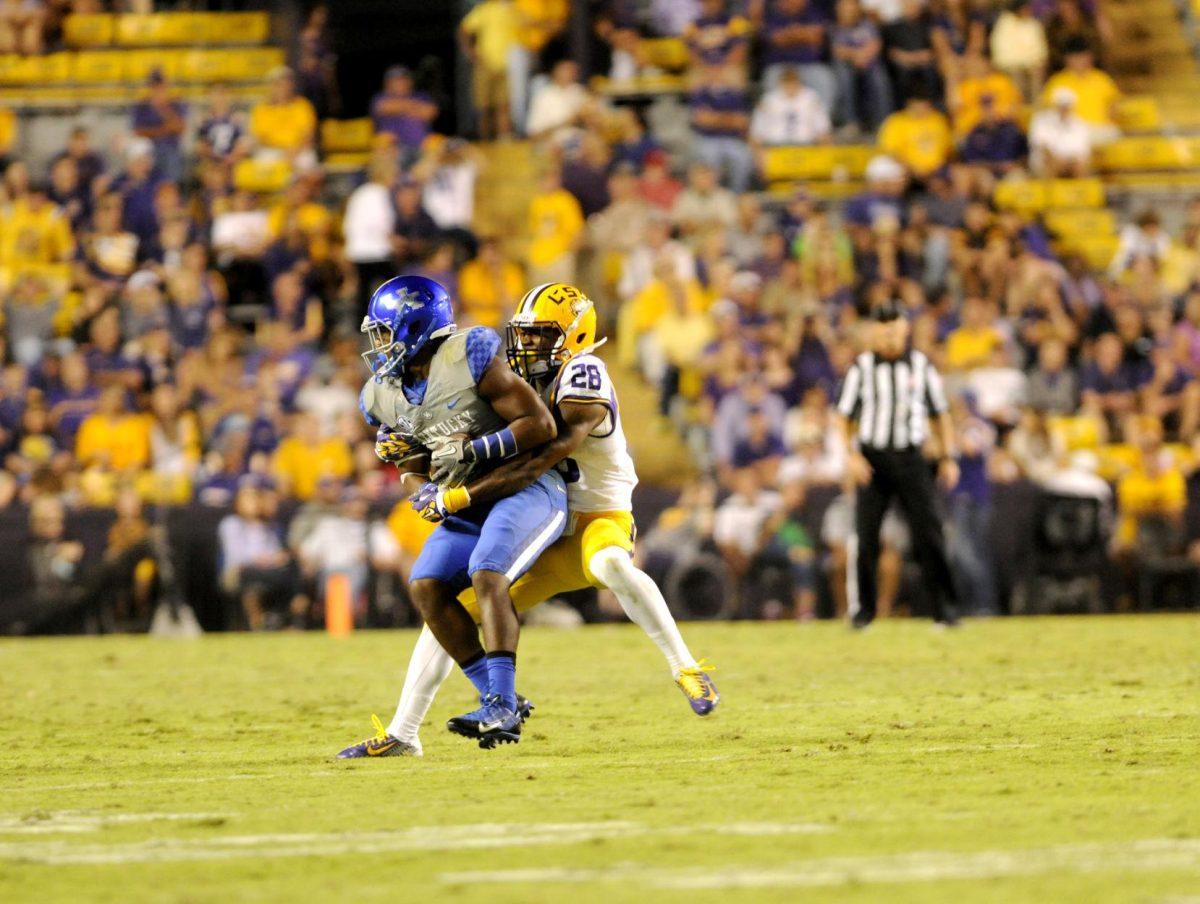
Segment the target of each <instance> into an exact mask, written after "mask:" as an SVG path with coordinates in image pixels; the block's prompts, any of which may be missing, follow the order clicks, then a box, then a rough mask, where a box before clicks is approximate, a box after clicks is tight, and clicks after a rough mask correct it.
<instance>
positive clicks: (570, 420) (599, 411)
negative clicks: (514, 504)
mask: <svg viewBox="0 0 1200 904" xmlns="http://www.w3.org/2000/svg"><path fill="white" fill-rule="evenodd" d="M558 410H559V412H560V413H561V414H562V422H563V423H562V428H561V429H560V430H559V431H558V435H557V436H555V437H554V439H553V440H551V441H550V442H548V443H546V444H545V445H544V446H542V447H541V448H539V449H535V450H534V451H533V452H530V453H529V454H527V455H522V456H520V457H519V458H516V459H514V460H513V461H510V462H507V463H505V464H503V465H501V466H500V467H499V468H497V469H496V470H494V471H491V472H489V473H488V474H485V475H484V476H482V477H480V478H479V479H478V480H475V481H472V482H471V483H470V484H468V485H467V486H466V487H465V488H464V490H465V492H466V494H467V499H468V500H469V502H470V503H474V502H489V501H491V500H493V499H503V498H504V497H506V496H511V495H512V494H513V493H517V492H520V491H521V490H523V489H525V487H527V486H530V485H531V484H533V482H534V481H535V480H537V479H538V478H539V477H541V476H542V475H543V474H545V473H546V472H547V471H549V470H550V469H551V468H553V467H554V466H555V465H557V464H558V463H559V462H560V461H563V460H564V459H567V458H570V457H571V455H572V454H573V453H574V452H575V450H576V449H578V448H579V446H580V444H581V443H582V442H583V441H584V440H585V439H587V438H588V435H589V434H590V433H591V432H592V431H593V430H595V429H596V428H598V427H599V426H600V425H601V424H602V423H604V419H605V418H606V417H608V415H609V410H608V408H607V406H605V405H597V404H595V403H592V402H570V401H565V400H564V401H562V402H560V403H559V405H558Z"/></svg>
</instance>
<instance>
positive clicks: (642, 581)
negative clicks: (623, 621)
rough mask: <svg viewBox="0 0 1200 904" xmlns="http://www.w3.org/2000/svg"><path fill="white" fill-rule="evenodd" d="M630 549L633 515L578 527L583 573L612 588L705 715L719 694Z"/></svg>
mask: <svg viewBox="0 0 1200 904" xmlns="http://www.w3.org/2000/svg"><path fill="white" fill-rule="evenodd" d="M632 552H633V516H632V515H630V514H629V513H627V512H613V513H611V514H607V515H606V516H605V517H603V518H597V519H595V520H593V521H591V522H590V523H589V524H588V525H587V526H586V527H585V528H584V529H583V538H582V553H583V561H584V563H585V566H584V567H585V571H586V572H587V573H588V576H589V577H590V578H591V579H592V580H594V582H595V583H598V584H601V585H603V586H605V587H607V588H608V589H609V590H611V591H612V592H613V595H614V596H616V598H617V602H619V603H620V604H621V608H622V609H623V610H625V614H626V615H627V616H629V620H630V621H632V622H633V623H634V624H635V625H637V626H638V627H639V628H641V629H642V630H643V631H644V632H645V633H646V636H647V637H649V638H650V640H651V641H653V642H654V645H655V646H657V647H658V649H659V651H661V652H662V654H663V656H664V658H665V659H666V660H667V666H668V667H669V668H670V670H671V675H672V677H674V679H675V682H676V684H678V685H679V687H680V689H681V690H682V691H683V693H684V695H685V696H686V697H687V698H688V703H689V704H690V705H691V707H692V710H693V711H694V712H695V713H696V714H697V715H701V716H706V715H708V714H709V713H710V712H712V710H713V708H714V707H715V706H716V705H717V703H719V702H720V699H721V697H720V695H719V694H718V693H717V688H716V685H715V684H713V682H712V679H710V678H709V677H708V675H707V674H706V673H705V670H704V668H703V667H702V666H701V665H700V664H699V663H697V662H696V659H695V657H693V656H692V653H691V651H690V650H689V649H688V647H687V644H686V643H684V640H683V635H682V634H680V633H679V626H678V625H677V624H676V623H675V618H674V616H672V615H671V610H670V609H669V608H668V607H667V601H666V600H665V599H663V595H662V591H660V590H659V589H658V585H657V584H655V583H654V581H653V580H652V579H651V578H650V576H649V575H648V574H646V573H645V572H644V571H642V570H641V569H640V568H638V567H637V566H636V565H634V564H633V559H632V558H631V554H632Z"/></svg>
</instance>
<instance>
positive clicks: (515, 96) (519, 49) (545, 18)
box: [508, 0, 569, 129]
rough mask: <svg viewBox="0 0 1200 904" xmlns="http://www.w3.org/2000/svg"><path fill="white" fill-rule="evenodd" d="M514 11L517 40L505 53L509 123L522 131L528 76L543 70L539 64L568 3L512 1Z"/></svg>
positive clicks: (562, 21) (562, 23)
mask: <svg viewBox="0 0 1200 904" xmlns="http://www.w3.org/2000/svg"><path fill="white" fill-rule="evenodd" d="M514 6H515V7H516V11H517V21H518V29H517V40H516V42H515V43H514V44H513V45H512V46H511V47H510V48H509V52H508V90H509V95H510V99H509V107H510V108H511V110H512V120H513V122H514V123H515V124H516V125H517V127H518V129H523V127H524V124H525V117H526V115H527V108H528V105H529V82H530V78H531V76H532V75H533V74H534V73H536V72H539V71H541V70H542V68H543V67H542V66H539V65H538V64H539V61H541V62H544V57H546V56H548V55H549V48H548V45H550V44H552V43H553V42H555V41H556V39H557V38H558V36H559V33H560V32H561V31H562V30H563V27H564V26H565V25H566V23H567V15H568V12H569V4H568V2H567V0H514Z"/></svg>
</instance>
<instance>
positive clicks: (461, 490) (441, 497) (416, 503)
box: [412, 483, 471, 524]
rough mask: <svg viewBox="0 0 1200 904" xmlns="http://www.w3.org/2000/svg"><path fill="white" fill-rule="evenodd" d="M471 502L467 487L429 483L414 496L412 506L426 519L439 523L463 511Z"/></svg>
mask: <svg viewBox="0 0 1200 904" xmlns="http://www.w3.org/2000/svg"><path fill="white" fill-rule="evenodd" d="M470 504H471V496H470V494H469V493H468V492H467V490H466V488H465V487H452V488H447V487H440V486H438V485H437V484H436V483H427V484H425V485H424V486H422V487H421V489H419V490H417V492H416V494H415V495H413V497H412V507H413V508H414V509H415V510H416V512H417V514H419V515H420V516H421V517H422V518H424V519H425V520H426V521H429V522H431V523H433V524H437V523H438V522H440V521H444V520H445V519H446V517H447V516H449V515H453V514H454V513H455V512H458V511H461V510H462V509H464V508H466V507H467V506H469V505H470Z"/></svg>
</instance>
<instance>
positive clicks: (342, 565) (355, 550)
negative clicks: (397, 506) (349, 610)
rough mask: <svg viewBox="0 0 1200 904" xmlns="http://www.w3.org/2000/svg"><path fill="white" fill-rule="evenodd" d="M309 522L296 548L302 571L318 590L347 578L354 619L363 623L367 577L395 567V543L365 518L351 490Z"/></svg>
mask: <svg viewBox="0 0 1200 904" xmlns="http://www.w3.org/2000/svg"><path fill="white" fill-rule="evenodd" d="M313 521H314V523H313V524H312V526H311V529H310V530H309V531H308V535H307V536H306V537H304V539H303V540H302V541H301V542H300V543H299V544H298V546H297V552H298V554H299V557H300V561H301V563H302V564H303V566H304V570H305V571H306V572H307V573H309V574H310V575H312V576H313V577H314V578H315V580H316V584H317V586H318V587H319V588H324V587H325V586H326V585H327V581H328V580H329V578H330V577H332V576H334V575H344V576H345V577H346V578H348V579H349V582H350V593H351V600H352V606H353V607H354V611H355V615H356V620H357V621H359V622H360V623H361V622H363V621H365V611H366V599H365V597H364V595H363V594H364V590H365V589H366V586H367V578H368V577H369V575H370V573H371V571H372V570H373V569H380V570H391V569H393V568H394V567H395V565H396V559H397V555H398V552H399V550H398V549H397V546H396V542H395V540H394V539H393V538H392V535H391V533H390V532H389V531H388V529H387V526H386V525H384V524H383V523H382V522H380V521H373V520H370V519H369V518H368V511H367V503H366V500H365V499H364V498H363V496H362V494H361V492H359V491H358V490H357V489H356V488H353V487H350V488H347V489H346V490H344V491H343V492H342V499H341V504H340V505H339V507H338V508H337V509H336V510H333V511H329V510H326V511H324V512H321V513H319V514H317V515H316V516H315V518H314V519H313Z"/></svg>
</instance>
